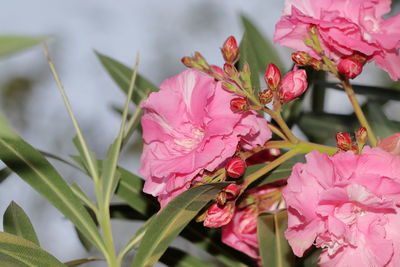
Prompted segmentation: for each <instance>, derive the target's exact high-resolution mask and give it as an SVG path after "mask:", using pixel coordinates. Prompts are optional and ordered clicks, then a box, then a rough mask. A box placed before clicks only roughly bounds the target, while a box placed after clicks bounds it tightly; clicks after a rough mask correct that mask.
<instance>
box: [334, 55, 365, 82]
mask: <svg viewBox="0 0 400 267" xmlns="http://www.w3.org/2000/svg"><path fill="white" fill-rule="evenodd" d="M337 67H338V70H339V72H340V73H342V74H343V75H344V76H346V77H347V78H349V79H354V78H355V77H357V76H358V75H360V73H361V72H362V70H363V63H361V62H360V61H359V60H357V59H355V58H352V57H347V58H343V59H341V60H340V61H339V63H338V66H337Z"/></svg>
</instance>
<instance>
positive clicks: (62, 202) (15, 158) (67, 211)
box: [0, 116, 105, 251]
mask: <svg viewBox="0 0 400 267" xmlns="http://www.w3.org/2000/svg"><path fill="white" fill-rule="evenodd" d="M0 159H1V160H2V161H3V162H4V163H5V164H6V165H7V166H8V167H9V168H10V169H12V170H13V171H14V172H15V173H17V174H18V175H19V176H20V177H21V178H22V179H23V180H24V181H26V182H27V183H29V184H30V185H31V186H32V188H34V189H35V190H36V191H38V192H39V193H40V194H41V195H43V196H44V197H45V198H47V199H48V200H49V201H50V202H51V203H52V204H53V205H54V206H55V207H56V208H57V209H58V210H59V211H60V212H61V213H63V214H64V215H65V217H67V218H68V219H69V220H70V221H71V222H72V223H73V224H74V225H75V226H76V227H77V228H78V229H79V230H80V231H81V232H82V233H83V234H84V235H85V236H86V237H87V238H88V239H89V240H91V241H92V242H93V243H94V245H95V246H96V247H97V248H99V249H100V250H101V251H104V250H105V248H104V243H103V240H102V239H101V236H100V234H99V232H98V231H97V227H96V225H95V224H94V222H93V220H92V219H91V218H90V215H89V214H88V212H87V211H86V210H85V208H84V207H83V206H82V205H81V203H80V201H79V199H78V198H77V197H76V196H75V195H74V193H73V192H72V190H71V189H70V187H69V185H68V184H67V183H66V182H65V181H64V180H63V178H62V177H61V175H60V174H59V173H58V172H57V170H56V169H55V168H54V167H53V166H52V165H51V164H50V163H49V162H48V161H47V160H46V158H44V156H43V155H42V154H41V153H40V152H39V151H37V150H36V149H34V148H33V147H32V146H31V145H29V144H28V143H26V142H25V141H24V140H22V139H21V138H20V137H19V136H18V135H17V134H16V133H15V132H14V131H13V130H12V129H11V128H10V127H9V126H8V123H7V122H6V121H5V119H4V118H3V117H2V116H0Z"/></svg>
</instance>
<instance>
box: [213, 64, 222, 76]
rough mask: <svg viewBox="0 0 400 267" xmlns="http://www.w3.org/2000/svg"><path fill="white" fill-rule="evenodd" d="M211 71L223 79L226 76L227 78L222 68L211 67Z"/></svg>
mask: <svg viewBox="0 0 400 267" xmlns="http://www.w3.org/2000/svg"><path fill="white" fill-rule="evenodd" d="M211 70H212V71H213V72H214V73H216V74H218V75H219V76H221V77H224V76H225V73H224V71H223V70H222V69H221V68H220V67H218V66H215V65H211Z"/></svg>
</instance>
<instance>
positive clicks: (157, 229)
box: [132, 183, 227, 267]
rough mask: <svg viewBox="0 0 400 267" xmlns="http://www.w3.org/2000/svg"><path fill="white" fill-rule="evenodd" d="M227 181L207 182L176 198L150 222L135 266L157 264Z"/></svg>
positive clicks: (134, 262) (136, 256)
mask: <svg viewBox="0 0 400 267" xmlns="http://www.w3.org/2000/svg"><path fill="white" fill-rule="evenodd" d="M226 185H227V183H215V184H205V185H201V186H198V187H195V188H192V189H189V190H187V191H185V192H183V193H182V194H180V195H178V196H177V197H176V198H175V199H173V200H172V201H171V202H170V203H168V205H167V206H166V207H164V208H163V209H162V210H161V211H160V212H159V213H158V215H157V216H156V217H155V218H154V220H152V222H151V223H150V224H149V227H148V229H147V231H146V233H145V236H144V237H143V241H142V242H141V244H140V246H139V248H138V251H137V254H136V255H135V258H134V261H133V264H132V266H135V267H139V266H149V265H150V266H151V265H154V264H155V263H156V262H157V261H158V260H159V259H160V257H161V256H162V255H163V253H164V252H165V250H166V249H167V248H168V246H169V244H170V243H171V242H172V241H173V240H174V239H175V237H176V236H177V235H178V234H179V233H180V232H181V231H182V230H183V228H185V226H186V225H187V224H188V223H189V222H190V221H191V220H192V219H193V218H194V216H196V215H197V213H198V212H199V211H200V210H201V209H202V208H203V207H204V206H205V205H206V204H207V203H208V202H209V201H210V200H211V199H213V198H215V197H216V195H217V194H218V192H220V191H221V190H222V189H223V188H224V187H225V186H226Z"/></svg>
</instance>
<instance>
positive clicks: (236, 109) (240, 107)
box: [231, 97, 249, 113]
mask: <svg viewBox="0 0 400 267" xmlns="http://www.w3.org/2000/svg"><path fill="white" fill-rule="evenodd" d="M231 110H232V111H233V113H242V112H246V111H248V110H249V104H248V103H247V100H246V99H244V98H241V97H236V98H233V99H232V100H231Z"/></svg>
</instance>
